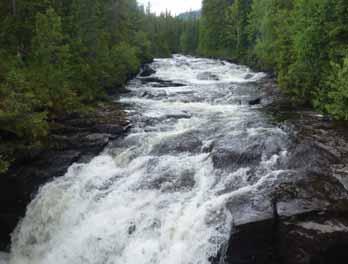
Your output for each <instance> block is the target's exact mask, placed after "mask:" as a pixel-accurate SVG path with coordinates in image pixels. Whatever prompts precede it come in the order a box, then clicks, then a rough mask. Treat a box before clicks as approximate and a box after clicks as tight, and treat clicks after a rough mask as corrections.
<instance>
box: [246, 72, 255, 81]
mask: <svg viewBox="0 0 348 264" xmlns="http://www.w3.org/2000/svg"><path fill="white" fill-rule="evenodd" d="M253 77H254V75H253V74H250V73H248V74H247V75H245V76H244V79H245V80H250V79H251V78H253Z"/></svg>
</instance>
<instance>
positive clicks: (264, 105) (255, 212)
mask: <svg viewBox="0 0 348 264" xmlns="http://www.w3.org/2000/svg"><path fill="white" fill-rule="evenodd" d="M128 89H129V91H130V93H129V94H127V95H124V96H122V97H121V99H120V103H121V104H122V109H124V111H126V112H127V118H128V119H129V120H130V122H131V123H132V128H130V130H129V133H127V135H126V136H125V137H122V138H118V137H119V136H121V135H124V134H125V131H126V130H127V128H128V127H129V124H128V122H127V121H126V118H125V115H124V113H123V111H121V112H120V111H119V110H117V109H119V108H118V107H117V104H115V105H112V106H107V107H102V108H101V111H100V112H99V113H98V114H97V115H98V116H99V117H98V118H96V119H95V118H94V119H92V120H85V119H83V118H81V117H77V118H76V117H70V118H68V120H62V121H57V124H58V125H57V128H56V132H55V136H54V137H53V138H54V141H53V142H59V144H58V146H62V147H61V148H57V147H55V148H54V149H53V154H52V150H50V152H45V153H41V154H40V155H38V156H36V157H35V159H33V160H31V161H30V162H28V163H26V164H24V163H23V164H22V165H21V166H22V167H21V166H19V167H18V168H19V169H18V168H17V169H16V171H14V172H13V173H12V178H7V179H18V180H19V181H20V184H19V182H15V181H12V184H13V185H8V186H9V187H7V188H5V187H4V191H6V190H7V194H6V195H5V194H4V197H9V200H8V201H7V202H5V201H6V200H4V205H5V204H6V206H7V207H4V208H11V207H9V206H8V205H9V204H12V205H13V207H12V208H15V212H16V213H13V214H12V215H11V212H9V213H8V214H7V212H6V210H5V211H3V212H4V213H3V214H2V215H0V219H5V220H2V221H3V223H4V226H6V224H7V226H8V227H7V229H6V230H7V232H5V234H6V235H8V233H9V231H10V230H11V229H12V227H13V223H15V222H16V221H17V219H18V216H19V215H21V214H18V212H19V211H20V212H22V213H24V207H25V205H26V204H27V202H28V201H29V199H30V198H31V197H32V196H31V195H32V194H33V193H36V190H37V187H38V186H39V185H40V184H42V183H45V182H46V181H47V180H48V179H51V177H52V176H60V175H62V174H64V173H65V171H66V169H67V167H68V166H69V165H70V164H71V163H72V162H77V163H76V164H74V165H73V166H71V167H70V168H69V169H68V172H67V173H66V174H65V175H64V176H63V177H60V178H57V179H55V180H54V181H51V182H50V183H48V184H46V185H45V186H43V187H42V188H41V189H40V191H39V192H38V195H37V196H36V198H35V199H34V200H33V201H32V202H31V203H30V205H29V206H28V208H27V212H26V215H25V217H24V219H23V221H22V222H21V223H20V225H19V226H18V228H17V231H16V232H15V233H14V235H13V244H12V248H11V254H10V255H9V256H5V258H6V259H7V258H8V260H6V263H10V264H43V263H45V264H56V263H60V264H65V263H69V264H70V263H78V264H80V263H81V264H82V263H91V264H99V263H122V264H128V263H129V264H133V263H143V264H173V263H175V264H177V263H180V264H188V263H189V264H208V263H219V264H221V263H225V264H326V263H330V264H333V263H334V264H343V263H346V259H347V257H348V256H347V252H348V250H347V249H348V220H347V219H348V191H347V189H348V166H347V164H348V163H347V162H348V136H347V133H346V132H347V129H346V128H345V127H344V126H343V125H342V124H337V123H335V122H333V121H331V120H330V119H329V118H327V117H324V116H321V115H319V114H318V113H315V112H313V111H311V110H310V109H305V108H301V109H299V108H298V107H296V106H295V107H294V106H293V105H291V104H290V103H289V101H288V99H287V98H286V97H285V96H283V95H282V94H281V93H280V92H279V90H278V89H277V87H276V85H275V82H274V80H273V79H272V78H269V77H267V76H266V75H265V74H263V73H256V72H253V71H251V70H250V69H248V68H247V67H244V66H239V65H236V64H233V63H229V62H226V61H220V60H209V59H201V58H192V57H185V56H174V57H173V58H171V59H159V60H155V62H154V63H152V64H150V65H148V66H146V67H145V68H144V71H143V72H142V73H141V74H140V75H139V76H138V77H137V78H135V79H134V80H132V81H131V82H130V83H129V85H128ZM115 111H116V112H115ZM59 123H62V124H63V125H59ZM103 149H104V150H103ZM102 150H103V151H102ZM101 151H102V152H101ZM99 152H101V153H100V154H99V155H97V153H99ZM43 154H44V155H43ZM96 155H97V156H96ZM93 156H96V157H95V158H92V157H93ZM91 158H92V159H91ZM9 175H11V173H10V174H9ZM8 183H11V181H10V180H8ZM8 183H7V184H8ZM1 186H2V185H1ZM14 187H15V188H14ZM17 196H18V197H20V199H17V198H16V197H17ZM18 201H20V202H18ZM16 208H17V209H16ZM19 209H20V210H19ZM6 215H8V216H9V218H6V217H7V216H6ZM14 215H15V217H14ZM1 217H2V218H1ZM11 217H12V218H11ZM6 219H9V220H6ZM14 219H15V220H14ZM8 223H12V226H10V225H8ZM4 230H5V229H4ZM4 241H7V240H6V239H5V240H4Z"/></svg>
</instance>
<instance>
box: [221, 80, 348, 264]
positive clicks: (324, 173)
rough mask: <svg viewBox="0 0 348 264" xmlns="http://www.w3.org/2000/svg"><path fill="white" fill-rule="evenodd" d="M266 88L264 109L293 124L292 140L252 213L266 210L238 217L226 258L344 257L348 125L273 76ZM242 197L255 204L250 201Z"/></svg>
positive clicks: (315, 263) (234, 263)
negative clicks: (292, 97) (297, 97)
mask: <svg viewBox="0 0 348 264" xmlns="http://www.w3.org/2000/svg"><path fill="white" fill-rule="evenodd" d="M259 89H260V94H261V96H260V100H259V103H260V105H262V106H260V110H261V111H263V112H264V113H265V114H266V115H268V116H269V117H270V118H271V120H273V122H274V123H275V124H276V125H277V126H279V127H282V128H284V127H286V128H287V129H288V130H289V133H291V134H292V143H291V145H290V146H291V147H290V148H289V149H288V151H287V153H286V155H287V159H286V160H285V162H284V161H283V162H282V163H283V164H280V168H281V170H280V171H279V175H278V176H277V178H276V179H274V180H273V181H272V182H268V183H265V184H266V185H268V186H267V187H266V186H262V187H261V186H260V190H261V189H262V193H260V194H259V195H260V196H262V197H264V199H268V200H266V201H263V202H262V204H258V205H257V206H256V207H257V208H255V209H254V210H255V212H254V213H252V212H249V213H251V214H255V216H256V215H260V214H261V215H262V217H261V218H259V217H254V218H253V217H252V218H251V219H248V220H246V221H244V220H242V221H238V218H236V219H235V220H234V221H235V224H234V226H233V231H232V233H231V236H230V240H229V242H228V244H227V245H226V247H225V248H224V249H223V252H224V253H223V254H224V257H223V258H224V261H225V263H228V264H242V263H243V264H245V263H247V264H266V263H267V264H331V263H335V264H343V263H345V262H346V260H347V259H348V253H347V250H346V249H347V248H348V221H347V217H348V167H347V164H348V129H347V126H346V124H345V123H340V122H335V121H333V120H331V119H330V118H328V117H326V116H323V115H321V114H320V113H317V112H315V111H313V110H312V109H310V108H305V107H302V106H301V107H296V106H294V105H293V104H292V102H290V101H289V100H288V98H287V97H286V96H285V95H284V94H282V93H281V91H280V90H279V89H278V88H277V85H276V82H275V80H274V79H273V78H268V77H266V78H264V79H263V80H261V81H260V83H259ZM266 197H268V198H266ZM240 203H241V204H242V205H239V206H240V207H242V208H243V207H249V204H250V200H244V201H242V202H240ZM230 206H231V208H233V205H230ZM242 218H243V217H242ZM219 261H220V258H219Z"/></svg>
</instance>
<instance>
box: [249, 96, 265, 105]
mask: <svg viewBox="0 0 348 264" xmlns="http://www.w3.org/2000/svg"><path fill="white" fill-rule="evenodd" d="M261 100H262V98H261V97H259V98H256V99H254V100H250V101H249V102H248V104H249V105H259V104H261Z"/></svg>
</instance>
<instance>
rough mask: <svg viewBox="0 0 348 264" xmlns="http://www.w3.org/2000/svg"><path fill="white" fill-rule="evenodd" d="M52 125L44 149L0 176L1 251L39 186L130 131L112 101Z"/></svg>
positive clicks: (123, 115) (127, 123)
mask: <svg viewBox="0 0 348 264" xmlns="http://www.w3.org/2000/svg"><path fill="white" fill-rule="evenodd" d="M52 123H53V125H52V131H50V136H49V142H48V143H47V144H46V145H45V147H43V148H40V149H38V150H37V151H35V152H33V153H30V155H26V156H18V157H17V160H16V162H15V163H14V164H13V165H12V167H11V168H10V170H9V171H8V172H7V173H6V174H4V175H1V177H0V227H1V228H0V251H1V250H8V249H9V246H10V234H11V233H12V232H13V230H14V228H15V227H16V226H17V224H18V222H19V220H20V219H21V218H22V217H23V216H24V214H25V210H26V207H27V205H28V204H29V202H30V201H31V200H32V199H33V197H35V195H36V193H37V191H38V188H39V187H40V186H41V185H43V184H45V183H47V182H48V181H51V180H52V179H54V178H55V177H59V176H62V175H64V174H65V173H66V171H67V169H68V168H69V167H70V165H71V164H73V163H74V162H88V161H89V160H91V159H92V158H93V157H95V156H96V155H98V154H99V153H100V152H101V151H102V150H103V149H104V148H105V147H106V145H107V144H108V143H109V142H110V141H112V140H115V139H117V138H118V137H120V136H123V135H125V134H126V131H127V130H128V129H129V128H130V124H129V121H127V116H126V113H125V112H124V111H123V110H122V109H121V107H120V105H119V104H117V103H113V102H105V103H100V104H99V105H98V106H96V108H95V110H94V111H93V112H91V113H88V114H71V115H70V116H64V117H62V118H58V119H56V120H52Z"/></svg>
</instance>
